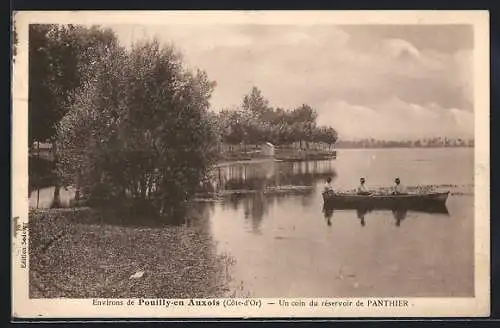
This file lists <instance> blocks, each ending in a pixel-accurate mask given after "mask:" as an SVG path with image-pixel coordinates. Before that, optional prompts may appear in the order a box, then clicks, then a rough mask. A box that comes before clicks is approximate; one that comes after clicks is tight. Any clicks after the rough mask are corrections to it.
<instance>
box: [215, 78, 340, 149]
mask: <svg viewBox="0 0 500 328" xmlns="http://www.w3.org/2000/svg"><path fill="white" fill-rule="evenodd" d="M317 118H318V113H317V112H316V110H314V109H313V108H312V107H311V106H309V105H306V104H303V105H301V106H299V107H297V108H293V109H291V110H286V109H283V108H272V107H271V106H270V105H269V101H268V100H267V99H265V98H264V97H263V95H262V92H261V91H260V90H259V89H258V88H257V87H253V88H252V90H251V91H250V93H249V94H247V95H245V97H244V98H243V103H242V105H241V107H240V108H239V109H236V110H223V111H221V112H220V114H219V133H220V134H221V139H222V141H223V142H224V143H226V144H230V145H235V144H241V143H243V144H258V143H262V142H265V141H270V142H273V143H275V144H278V145H283V144H291V143H294V142H300V143H302V141H304V142H321V143H325V144H328V145H333V144H335V142H336V141H337V137H338V136H337V132H336V131H335V130H334V129H333V128H329V127H320V126H318V125H317V123H316V120H317Z"/></svg>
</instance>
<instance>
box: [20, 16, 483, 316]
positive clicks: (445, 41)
mask: <svg viewBox="0 0 500 328" xmlns="http://www.w3.org/2000/svg"><path fill="white" fill-rule="evenodd" d="M465 13H466V12H464V13H463V15H462V16H460V15H457V16H454V15H453V14H452V13H451V14H450V13H448V15H445V14H444V13H443V15H442V19H437V18H439V17H440V16H439V15H438V14H437V13H435V14H434V16H432V17H431V18H429V19H428V22H425V19H423V18H425V17H426V16H425V15H424V14H423V13H422V14H421V15H422V16H418V14H417V13H414V16H415V18H414V19H413V20H411V19H408V20H406V21H407V22H406V23H405V21H404V20H402V19H400V20H398V19H393V20H392V21H391V20H389V19H386V23H384V20H383V17H384V16H383V15H382V16H380V17H382V18H380V19H378V20H373V21H372V22H371V23H370V19H366V20H362V19H359V17H361V16H360V15H357V16H356V15H354V16H355V17H357V18H358V19H355V18H354V19H351V20H350V21H347V20H346V19H345V18H344V19H337V20H335V19H330V20H328V19H321V18H322V17H323V18H324V17H325V14H326V13H324V14H323V15H321V14H318V15H319V19H317V20H314V19H313V18H314V15H311V14H310V13H309V14H306V13H303V15H302V16H301V13H300V12H296V13H293V14H292V13H287V12H280V13H277V14H275V15H277V17H276V18H275V19H274V20H273V19H272V18H273V17H274V16H273V14H272V13H267V14H266V13H258V12H257V13H244V12H231V13H229V12H225V13H219V14H215V13H212V14H210V13H206V14H201V13H197V14H194V13H193V14H190V13H189V12H184V13H183V14H181V13H177V14H175V13H170V14H167V13H165V14H164V15H163V16H162V15H161V14H160V13H158V15H153V16H151V17H150V16H147V15H146V14H144V15H143V14H141V13H135V14H129V17H128V18H125V15H115V16H113V14H112V13H109V14H105V13H100V14H99V15H97V14H96V16H93V15H91V14H90V13H87V14H86V15H85V14H83V13H81V16H79V13H78V12H76V13H71V14H70V13H66V15H67V16H64V13H61V14H59V15H58V14H56V13H43V12H42V13H40V14H38V15H37V14H36V12H33V15H32V16H29V15H28V14H26V16H25V18H30V17H31V19H25V20H22V19H21V18H22V17H23V16H22V15H21V13H19V14H18V15H19V16H18V17H20V18H19V20H18V21H16V16H14V24H18V25H15V26H14V32H13V33H14V38H15V40H17V41H16V42H18V43H16V44H15V45H14V51H13V52H14V57H13V62H14V66H16V65H18V66H17V71H16V68H15V69H14V82H16V81H18V84H17V86H16V85H15V87H14V90H16V87H17V91H19V92H20V96H19V97H17V98H16V96H15V97H14V98H16V101H17V103H19V102H21V103H22V105H20V106H23V109H22V113H23V114H20V113H21V109H20V110H19V111H18V112H17V124H20V125H21V126H23V125H24V128H23V129H22V130H21V131H25V136H22V137H18V139H17V141H18V142H20V143H21V144H22V145H21V146H17V144H15V147H16V148H17V149H18V153H17V154H19V156H20V158H21V159H20V162H18V163H20V164H19V166H17V170H19V171H17V174H14V175H13V176H14V184H13V185H14V187H16V185H19V186H20V185H23V187H19V188H14V190H13V193H16V194H17V197H18V198H17V199H18V200H17V201H18V203H17V204H18V205H19V204H20V205H19V206H21V207H22V206H24V208H25V210H24V211H25V212H23V211H21V212H19V213H21V214H13V215H17V216H16V217H15V218H14V219H15V221H16V222H15V223H14V224H15V225H16V226H15V234H16V236H14V244H16V240H18V241H19V244H21V245H24V246H20V248H17V250H13V252H14V253H15V252H18V253H17V257H16V258H15V259H14V263H15V265H14V266H16V268H14V272H17V271H16V270H19V271H22V273H20V275H19V276H18V279H19V281H21V280H22V282H19V283H20V284H21V285H22V284H24V285H25V286H23V287H22V288H21V287H19V288H20V289H19V291H18V292H16V285H15V286H14V293H15V294H16V293H18V294H17V295H14V298H22V299H23V300H26V302H28V301H30V302H31V301H38V302H42V301H44V300H47V301H50V300H52V301H61V300H62V301H63V302H66V301H70V302H71V300H73V301H76V300H82V299H85V300H87V302H86V303H85V305H84V307H85V308H87V309H90V308H92V309H93V310H91V311H95V312H93V313H94V314H95V313H99V311H100V310H101V309H103V308H107V310H105V311H118V310H117V309H118V308H119V307H120V306H125V307H126V305H131V304H134V305H135V307H138V308H139V309H138V310H137V311H141V309H142V310H145V311H150V312H148V313H151V311H159V312H160V313H158V314H157V316H164V315H165V316H168V315H170V314H169V313H166V310H165V309H166V308H167V309H168V310H170V308H173V307H177V308H182V307H184V311H185V312H186V311H188V312H186V314H185V315H186V316H191V315H192V313H191V312H189V311H192V310H190V309H189V307H190V306H191V307H197V308H198V310H197V311H198V312H197V313H205V312H207V311H215V312H217V315H222V314H221V313H222V312H223V311H226V312H230V311H231V310H230V309H231V306H234V309H236V308H238V306H240V307H241V308H239V310H238V311H239V312H237V313H239V314H242V313H245V311H250V310H248V309H247V310H245V309H244V307H248V308H255V307H258V308H265V307H266V308H274V310H267V311H271V312H268V313H273V314H274V315H278V316H293V315H294V314H297V315H300V311H303V313H302V315H306V314H307V315H308V316H311V315H312V316H314V313H315V311H318V312H321V314H320V315H321V316H332V317H333V316H336V315H338V314H339V313H337V312H339V311H347V310H349V309H348V308H349V307H351V306H352V307H355V305H356V306H358V307H360V308H358V309H356V308H350V310H349V311H351V314H357V315H360V313H362V312H360V311H383V310H388V311H392V310H394V307H396V308H398V310H397V311H402V312H400V313H402V314H403V315H406V316H411V315H412V313H414V312H411V311H413V310H412V308H418V306H417V305H412V304H413V303H412V302H413V301H412V300H414V299H428V298H431V299H445V300H447V301H446V302H444V303H442V304H446V303H448V304H453V303H450V302H454V300H457V302H458V300H461V301H463V300H470V301H471V302H473V303H472V304H474V300H476V298H477V297H479V298H480V300H479V301H478V303H477V304H478V306H477V308H475V309H474V307H470V305H461V306H457V308H456V315H457V316H460V315H463V314H467V315H473V314H474V313H476V312H477V314H485V315H487V314H488V311H489V285H488V284H489V212H488V211H489V210H488V208H489V196H488V194H485V192H487V190H486V189H488V188H489V185H488V183H489V180H488V179H489V178H488V176H485V174H488V173H486V171H489V158H488V149H489V139H488V138H489V137H488V135H486V136H485V135H484V134H481V135H480V133H481V131H482V132H485V133H487V126H484V128H483V127H482V126H480V125H479V124H481V122H482V124H484V123H485V122H486V123H487V122H488V115H489V103H488V102H487V100H486V99H484V98H488V99H489V94H488V93H487V92H488V90H489V84H488V83H489V76H488V75H487V74H488V68H487V67H486V70H485V69H484V68H481V67H479V65H478V64H477V63H478V62H484V64H486V65H487V63H486V62H485V61H484V58H488V57H487V54H485V53H484V51H482V52H481V51H480V50H478V49H479V47H483V48H480V49H483V50H484V49H486V50H488V48H487V46H488V44H486V45H485V44H484V42H485V40H486V42H488V41H487V40H488V34H487V32H488V31H487V24H488V16H487V14H486V15H477V16H475V15H474V14H473V13H469V16H467V15H465ZM42 14H45V16H44V15H42ZM106 15H109V17H110V19H106V17H107V16H106ZM365 15H366V17H370V14H368V13H365ZM386 15H387V14H386ZM40 17H45V18H46V19H41V18H40ZM112 17H113V19H111V18H112ZM134 17H135V19H134ZM187 17H189V19H187ZM294 17H295V18H294ZM300 17H308V18H309V20H305V19H303V21H301V20H300V19H298V18H300ZM326 17H328V16H326ZM333 17H338V16H335V15H334V16H333ZM345 17H347V16H345ZM371 17H377V15H376V13H375V12H374V13H373V16H371ZM391 17H392V18H395V16H391ZM419 17H420V18H419ZM454 17H455V18H456V17H458V19H455V20H454V19H453V18H454ZM460 17H465V19H463V20H462V21H461V20H460ZM84 18H85V19H84ZM203 19H206V20H205V21H204V20H203ZM447 19H448V20H450V23H446V21H447ZM474 19H475V20H474ZM301 22H302V23H301ZM304 22H305V23H304ZM443 22H444V23H443ZM476 22H481V24H482V25H481V29H478V24H475V23H476ZM484 26H486V28H484ZM21 31H22V32H21ZM478 31H479V32H478ZM20 33H22V35H21V34H20ZM20 40H21V41H20ZM19 42H21V43H22V46H21V43H19ZM485 47H486V48H485ZM478 56H480V57H478ZM485 56H486V57H485ZM21 62H22V66H21V64H20V63H21ZM480 73H482V74H483V75H479V74H480ZM16 74H17V75H18V76H19V77H18V80H16ZM20 74H24V75H20ZM478 77H479V78H478ZM480 79H481V80H482V81H481V82H478V81H479V80H480ZM19 81H20V82H19ZM480 83H481V84H480ZM485 86H486V88H485ZM485 92H486V93H485ZM478 95H480V98H481V99H482V100H481V99H479V98H478ZM485 95H486V97H485ZM16 101H15V102H14V107H15V106H16ZM485 101H486V102H485ZM19 108H20V107H19ZM14 116H15V117H14V120H15V121H16V115H14ZM23 120H24V121H23ZM478 120H480V121H478ZM478 135H480V136H479V137H478ZM20 140H21V141H20ZM22 152H25V153H24V157H23V154H22ZM23 158H24V159H23ZM21 163H22V164H21ZM22 167H25V169H26V171H23V169H22ZM16 177H17V178H18V179H19V180H17V181H18V182H16ZM24 184H25V185H26V187H24ZM478 190H481V192H482V193H481V194H479V195H478ZM23 213H25V214H23ZM478 213H479V214H478ZM24 215H26V217H23V216H24ZM19 238H21V239H19ZM479 253H480V254H479ZM478 258H480V260H478ZM478 263H479V264H478ZM24 272H25V273H24ZM21 275H22V277H23V278H22V279H21V278H20V277H21ZM20 290H23V292H20ZM24 290H25V291H26V293H27V295H23V296H19V295H21V293H24ZM131 300H134V301H133V303H131V302H132V301H131ZM172 300H177V301H172ZM228 300H242V301H241V302H246V303H238V302H236V301H228ZM245 300H246V301H245ZM355 300H367V301H364V305H363V304H362V302H361V301H357V302H356V301H355ZM23 302H25V301H23ZM260 302H262V303H265V307H264V305H261V303H260ZM314 302H316V303H314ZM19 304H21V303H19ZM23 304H24V303H23ZM26 304H28V303H26ZM37 304H40V305H38V306H39V308H38V310H35V309H34V308H32V309H31V312H30V309H27V308H25V309H22V310H24V311H25V312H26V311H28V312H30V313H32V314H36V313H44V315H48V314H47V312H44V311H48V310H44V309H43V304H44V303H37ZM51 304H52V303H51ZM59 304H64V303H59ZM71 304H73V305H72V307H78V306H77V304H78V303H71ZM257 304H258V305H257ZM415 304H417V303H415ZM429 304H430V303H429ZM464 304H465V303H464ZM440 306H442V305H440ZM450 306H452V305H450ZM20 307H21V306H20ZM339 307H344V309H343V310H339V309H338V308H339ZM432 307H433V306H428V307H426V306H425V305H424V306H422V308H421V313H420V314H421V315H424V314H425V313H426V311H428V313H429V314H430V315H432V313H434V312H433V310H432V309H431V310H429V308H432ZM214 308H218V310H214ZM306 308H307V309H306ZM315 308H320V310H317V309H315ZM373 308H374V309H373ZM403 308H404V309H403ZM52 309H55V307H53V308H52ZM155 309H156V310H155ZM460 309H462V310H460ZM465 309H468V310H465ZM435 310H436V311H437V310H438V308H437V306H436V308H435ZM14 311H15V312H16V309H14ZM17 311H18V312H23V311H21V309H18V310H17ZM37 311H38V312H37ZM75 311H76V312H77V313H80V314H82V311H83V310H82V309H80V310H77V309H75ZM89 311H90V310H89ZM103 311H104V310H103ZM120 311H123V312H120V313H126V312H127V311H129V310H128V308H122V309H120ZM134 311H136V310H134ZM134 311H132V312H131V313H135V314H138V313H139V312H134ZM178 311H181V310H178ZM193 311H194V310H193ZM235 311H236V310H235ZM251 311H256V310H251ZM294 311H299V312H294ZM446 311H453V310H446ZM461 311H462V312H461ZM468 311H469V312H468ZM129 312H130V311H129ZM470 312H474V313H470ZM207 313H208V312H207ZM210 313H212V312H210ZM253 313H254V315H257V314H255V313H257V312H253ZM268 313H265V312H262V313H261V314H262V315H266V314H268ZM369 313H371V315H373V312H369ZM437 313H441V312H437ZM445 313H448V312H445ZM226 314H227V313H226ZM257 316H258V315H257Z"/></svg>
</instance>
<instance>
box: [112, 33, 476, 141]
mask: <svg viewBox="0 0 500 328" xmlns="http://www.w3.org/2000/svg"><path fill="white" fill-rule="evenodd" d="M113 28H114V29H115V31H117V34H118V36H119V38H120V40H122V41H123V42H125V43H130V41H131V40H134V39H138V38H144V37H152V36H156V37H157V38H158V39H160V40H162V41H165V42H173V43H174V44H175V45H176V46H177V47H178V48H179V49H180V50H181V51H182V52H183V53H184V57H185V60H186V62H187V63H188V64H189V65H190V66H191V67H199V68H202V69H204V70H206V71H207V73H208V76H209V77H210V78H211V79H213V80H216V81H217V88H216V90H215V92H214V94H213V97H212V105H213V108H214V109H216V110H219V109H221V108H227V107H232V106H234V105H237V104H239V103H241V101H242V99H243V96H244V95H245V94H246V93H248V92H249V91H250V89H251V87H252V86H254V85H255V86H258V87H259V88H260V89H261V90H262V92H263V94H264V96H266V97H267V98H268V99H269V100H270V102H271V104H273V105H275V106H282V107H293V106H298V105H300V104H302V103H307V104H310V105H311V106H313V107H315V108H316V109H317V110H318V111H319V114H320V117H321V119H322V120H323V121H324V122H330V123H331V124H332V125H333V126H334V127H335V128H336V129H337V130H339V131H340V132H341V133H343V134H345V135H353V136H355V135H357V134H358V133H365V132H364V131H367V132H366V133H368V131H369V133H371V134H373V136H375V135H378V136H386V137H387V138H391V136H393V137H394V138H395V137H398V138H404V137H405V136H410V135H418V134H425V133H429V134H439V133H441V134H440V135H442V134H443V133H450V134H457V135H458V134H460V133H463V134H467V135H469V134H471V128H472V125H471V124H469V122H471V121H472V120H471V118H473V98H472V97H473V84H472V81H473V79H472V78H473V71H472V68H473V65H472V59H473V58H472V49H471V43H472V42H471V39H470V35H469V32H470V31H469V29H467V28H464V27H463V26H462V27H460V26H458V27H456V28H450V27H442V26H434V27H429V26H425V27H421V28H418V26H414V27H405V26H393V27H390V26H387V27H383V28H380V27H372V26H356V27H353V26H351V27H346V26H342V27H339V26H333V25H331V26H327V25H321V26H320V25H314V26H278V25H277V26H264V25H234V26H222V25H221V26H169V25H165V26H155V27H151V28H150V27H147V28H144V27H138V26H135V27H134V26H114V27H113ZM460 36H463V41H461V39H460ZM434 38H435V39H434ZM436 40H437V41H436ZM407 121H411V122H412V125H411V126H407V123H405V122H407ZM374 122H377V124H375V123H374ZM440 129H441V130H440ZM440 131H441V132H440Z"/></svg>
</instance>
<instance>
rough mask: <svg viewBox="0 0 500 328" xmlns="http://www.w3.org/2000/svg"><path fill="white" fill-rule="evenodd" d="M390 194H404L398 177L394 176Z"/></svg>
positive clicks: (404, 191)
mask: <svg viewBox="0 0 500 328" xmlns="http://www.w3.org/2000/svg"><path fill="white" fill-rule="evenodd" d="M392 194H393V195H404V194H406V190H405V188H404V187H403V185H401V180H399V178H396V179H395V180H394V186H393V187H392Z"/></svg>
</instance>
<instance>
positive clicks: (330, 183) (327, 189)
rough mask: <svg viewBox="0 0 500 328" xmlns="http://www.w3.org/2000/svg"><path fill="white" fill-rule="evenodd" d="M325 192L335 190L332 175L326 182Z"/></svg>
mask: <svg viewBox="0 0 500 328" xmlns="http://www.w3.org/2000/svg"><path fill="white" fill-rule="evenodd" d="M323 192H333V187H332V178H330V177H328V178H326V183H325V187H324V189H323Z"/></svg>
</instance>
